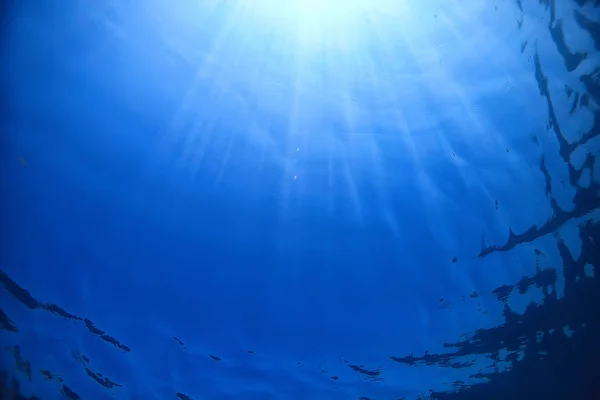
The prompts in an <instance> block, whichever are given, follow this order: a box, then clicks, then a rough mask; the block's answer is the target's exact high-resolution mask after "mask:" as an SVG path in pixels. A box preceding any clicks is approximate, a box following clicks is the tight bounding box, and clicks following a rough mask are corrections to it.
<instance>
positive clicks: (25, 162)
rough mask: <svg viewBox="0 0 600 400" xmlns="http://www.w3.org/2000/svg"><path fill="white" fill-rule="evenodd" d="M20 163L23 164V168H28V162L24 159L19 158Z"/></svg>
mask: <svg viewBox="0 0 600 400" xmlns="http://www.w3.org/2000/svg"><path fill="white" fill-rule="evenodd" d="M19 162H20V163H21V165H22V166H24V167H26V166H27V161H25V159H24V158H23V157H19Z"/></svg>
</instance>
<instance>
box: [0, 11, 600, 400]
mask: <svg viewBox="0 0 600 400" xmlns="http://www.w3.org/2000/svg"><path fill="white" fill-rule="evenodd" d="M8 3H9V6H8V8H7V10H10V12H7V13H6V16H5V17H3V18H4V20H3V25H2V26H3V28H2V41H3V46H2V59H3V61H2V72H3V74H2V86H3V91H4V93H5V95H4V96H5V99H4V100H3V108H4V112H3V116H2V123H1V130H2V132H1V135H2V136H1V141H2V143H1V145H2V157H1V159H0V193H1V199H2V200H1V202H2V206H1V207H0V218H1V221H2V228H1V235H2V247H1V253H0V268H1V269H2V270H4V271H5V272H6V273H7V274H8V275H9V276H11V278H12V279H13V280H14V281H15V282H17V283H18V284H19V285H21V286H22V287H24V288H26V289H27V290H29V291H30V292H31V294H32V295H33V296H34V297H35V298H37V299H40V300H41V301H44V302H49V303H55V304H58V305H60V306H61V307H63V308H64V309H65V310H67V311H68V312H70V313H73V314H75V315H77V316H82V317H83V316H85V317H87V318H89V319H90V320H92V321H93V322H94V323H95V324H96V326H97V327H99V328H100V329H102V330H105V331H106V332H107V333H109V334H110V335H112V336H114V337H115V338H117V339H118V340H119V341H120V342H121V343H123V344H126V345H127V346H129V347H131V352H130V353H126V352H123V351H121V350H119V349H117V348H114V347H113V346H111V345H110V344H108V343H106V342H105V341H102V340H99V338H98V337H97V336H95V335H92V334H90V332H89V331H88V330H86V328H85V325H84V324H83V323H82V322H79V321H69V320H64V319H60V318H57V317H56V316H55V315H52V314H49V313H44V312H41V311H38V310H35V311H29V310H27V309H25V308H24V307H23V305H22V304H21V303H19V302H17V301H16V300H15V299H14V298H12V297H11V296H10V295H9V294H7V293H6V292H5V291H1V292H0V301H1V304H2V308H3V309H4V311H5V312H6V313H7V314H8V315H9V316H10V318H11V319H12V320H13V321H14V322H15V323H16V324H17V325H18V326H19V333H18V334H17V335H16V334H14V333H12V332H6V331H2V332H1V335H0V339H1V341H2V343H3V344H6V345H11V346H12V345H14V344H19V345H20V346H21V348H22V353H23V356H24V357H25V358H27V359H29V360H30V362H31V364H32V366H33V369H34V371H37V369H48V370H50V371H55V372H57V373H58V374H59V375H61V376H62V377H63V379H64V382H65V383H66V384H68V386H69V387H71V388H72V389H74V390H76V391H77V392H78V393H79V394H80V395H81V396H82V397H83V398H87V399H95V398H98V399H102V398H111V397H112V396H113V394H112V393H113V392H114V396H116V397H117V398H132V399H133V398H136V399H137V398H139V399H141V398H144V399H151V398H157V399H158V398H174V394H175V392H182V393H186V394H187V395H189V396H191V397H192V398H195V399H230V398H231V399H233V398H236V399H321V398H323V399H338V398H339V399H345V398H358V397H360V396H369V397H372V398H374V399H379V398H390V399H391V398H394V399H395V398H398V397H401V396H407V398H414V396H416V395H417V394H418V393H422V392H426V391H427V390H429V389H430V388H435V389H436V390H450V389H451V386H450V383H451V382H452V381H455V380H458V379H462V380H466V379H467V377H468V375H469V374H471V373H473V371H476V370H477V368H482V367H485V366H486V365H488V364H489V362H487V360H485V358H482V359H481V360H477V364H476V366H474V367H472V369H468V370H461V369H451V368H436V367H432V368H429V367H419V368H415V367H409V366H404V365H401V364H398V363H395V362H393V361H392V360H390V359H389V356H394V355H395V356H403V355H407V354H409V353H413V352H414V353H415V354H423V353H424V352H425V351H426V350H428V351H435V352H444V349H443V346H442V345H443V343H444V342H449V341H450V342H452V341H456V340H457V338H458V337H459V335H461V334H464V333H468V332H473V331H474V330H476V329H478V328H485V327H492V326H495V325H497V324H499V323H500V322H501V321H502V314H501V313H502V305H501V304H500V303H498V302H497V301H496V299H495V298H494V297H493V296H491V295H490V292H491V291H492V290H493V289H494V288H496V287H497V286H500V285H502V284H507V283H511V282H514V281H517V280H518V279H519V278H520V277H521V276H524V275H532V274H534V273H535V259H534V253H533V251H532V249H533V248H534V247H535V248H538V249H541V250H542V251H543V252H544V253H545V254H546V255H547V256H548V257H547V260H548V261H547V263H548V264H552V263H555V262H557V250H556V247H555V246H554V245H553V240H552V238H551V237H542V238H540V239H539V240H537V241H536V242H535V243H530V244H524V245H522V246H519V247H516V248H515V249H513V250H511V251H510V252H501V253H494V254H492V255H491V256H489V257H486V258H479V257H478V255H479V253H480V252H481V250H482V246H483V247H485V246H489V245H502V244H503V243H505V242H506V241H507V239H508V234H509V229H512V230H513V231H514V232H516V233H518V232H524V231H525V230H527V229H528V228H529V227H530V226H531V225H533V224H538V225H541V224H542V223H543V222H545V221H546V220H547V219H548V218H550V216H551V214H552V210H551V207H550V204H549V200H548V198H547V197H546V196H545V187H546V181H545V177H544V175H543V174H542V172H541V171H540V170H539V168H538V166H539V164H540V157H541V156H542V155H543V156H544V157H545V160H546V164H547V166H548V169H549V170H550V171H552V177H551V180H552V193H553V195H554V197H555V198H556V200H557V201H558V202H559V204H560V205H561V206H562V207H563V208H565V209H569V207H571V208H572V197H573V194H574V191H573V190H572V189H571V188H570V187H569V186H568V185H565V184H564V181H568V179H567V173H568V171H567V170H566V168H565V167H564V164H563V163H562V159H561V158H560V155H559V154H558V150H557V148H558V147H557V144H556V139H555V138H554V137H553V136H552V135H551V134H550V133H549V131H548V129H547V124H548V106H547V104H546V101H545V100H544V99H543V98H542V97H541V96H540V92H539V88H538V83H537V82H536V77H535V73H534V61H533V55H534V53H536V52H537V54H538V55H539V58H540V62H541V64H542V65H543V68H544V73H545V74H546V76H547V77H548V79H549V89H550V91H551V93H552V95H553V101H554V104H555V106H557V107H556V108H557V117H558V119H559V120H560V122H561V126H562V128H563V133H564V134H565V135H566V136H567V138H570V139H573V140H575V139H576V138H577V137H578V135H581V134H582V132H583V131H585V130H586V129H589V128H590V126H591V123H592V122H593V121H592V117H591V113H586V111H585V110H582V111H578V112H577V113H576V114H575V115H574V116H570V115H569V109H570V100H568V98H567V94H566V93H565V89H564V86H565V85H569V86H571V87H574V88H578V87H581V83H580V82H578V81H577V80H576V78H575V77H574V76H573V74H571V71H567V68H566V66H565V65H564V63H563V59H562V58H561V57H560V55H559V53H558V50H557V47H556V43H555V42H554V41H553V40H552V38H551V34H550V31H549V30H548V24H549V21H550V18H551V15H550V12H549V11H548V9H547V8H546V7H544V6H543V5H540V4H538V3H537V2H535V1H525V0H524V1H523V4H522V7H523V10H522V11H521V10H520V9H519V3H518V2H509V1H497V2H481V1H444V2H442V1H438V0H421V1H408V0H406V1H396V2H392V1H381V2H377V1H375V0H373V1H372V2H364V1H352V0H348V1H346V2H344V4H342V2H329V4H327V5H323V6H320V7H319V6H317V5H316V4H317V3H315V2H309V1H305V2H302V1H300V0H297V1H291V2H286V4H285V5H284V4H283V2H281V3H279V2H275V1H266V0H264V1H258V0H257V1H249V0H235V1H220V0H207V1H190V0H184V1H179V2H173V3H171V2H159V1H144V2H142V1H111V0H103V1H94V2H90V1H82V0H65V1H61V2H58V1H46V2H39V1H29V0H27V1H20V2H16V1H13V2H10V1H9V2H8ZM559 3H560V4H559V5H558V6H556V9H555V10H554V12H555V13H556V16H555V18H561V19H562V21H563V24H564V27H565V29H564V32H565V40H566V42H567V44H568V45H569V46H570V48H571V49H572V50H573V51H581V52H585V51H590V49H593V42H592V38H591V37H590V36H589V35H588V34H587V33H586V32H583V31H582V30H580V29H578V27H577V26H576V25H575V22H574V20H573V10H574V9H575V8H578V6H577V5H576V4H575V3H573V4H571V2H559ZM303 7H304V8H303ZM307 7H308V8H307ZM581 10H583V11H582V12H587V13H588V14H591V15H592V16H594V15H595V16H596V17H597V16H598V14H597V11H594V10H592V9H591V8H589V7H588V8H585V7H583V8H581ZM590 10H591V11H590ZM519 22H520V23H519ZM520 24H522V25H520ZM525 42H526V45H524V43H525ZM522 46H523V47H522ZM597 62H598V56H597V53H595V52H591V53H590V55H589V58H588V60H587V61H586V62H584V63H582V64H581V65H580V67H579V68H580V69H581V70H586V69H587V70H590V69H591V66H592V65H594V63H597ZM534 138H535V140H534ZM597 150H598V142H597V141H596V142H590V143H588V144H586V146H585V147H582V149H581V152H579V153H575V155H574V156H573V157H574V159H576V158H577V157H580V158H581V160H583V158H584V155H585V154H586V152H588V153H589V152H597ZM575 162H576V161H575ZM598 176H600V175H598V174H596V177H598ZM561 182H563V183H562V184H561ZM593 215H594V217H595V216H596V214H595V213H594V214H593ZM576 225H577V220H575V219H574V220H572V221H570V222H569V223H567V224H565V225H564V226H563V227H562V228H561V230H560V233H561V235H562V237H563V238H564V240H565V241H566V242H567V243H568V244H569V246H570V249H571V251H572V252H574V254H576V253H577V251H578V250H577V248H578V247H577V243H578V239H577V236H576V234H575V227H576ZM454 257H456V258H457V262H453V258H454ZM560 279H561V278H560V277H559V281H560ZM474 291H477V292H478V293H480V294H481V295H480V296H479V297H478V298H476V299H471V298H469V296H468V295H469V294H470V293H472V292H474ZM464 296H466V300H463V297H464ZM540 296H541V294H540V291H539V290H537V291H536V290H532V291H530V292H528V293H527V295H525V296H521V297H513V298H511V307H513V309H515V310H519V309H523V308H524V307H525V306H526V305H527V303H529V302H530V301H535V300H536V299H539V298H540ZM442 299H443V300H442ZM174 336H175V337H177V338H179V339H181V340H182V341H183V343H184V344H185V347H186V348H185V349H184V348H183V347H182V346H180V345H179V344H178V343H177V342H176V341H175V340H174V339H173V337H174ZM248 350H251V351H253V354H250V353H248ZM73 351H75V352H79V353H81V354H85V355H86V356H87V357H89V359H90V360H91V362H90V366H93V369H94V370H97V371H99V372H101V373H103V374H104V375H106V376H107V377H109V378H110V379H111V380H113V381H115V382H117V383H119V384H121V385H123V387H116V388H113V389H111V390H107V389H105V388H102V387H101V386H99V385H98V384H97V383H96V382H94V381H93V380H91V379H88V377H87V376H86V374H85V372H84V370H83V369H82V365H81V363H78V362H76V361H75V360H74V359H73V357H72V352H73ZM208 355H215V356H217V357H219V358H220V359H221V361H215V360H213V359H211V358H210V357H209V356H208ZM3 357H4V361H3V363H6V365H8V364H9V363H14V361H11V357H12V356H11V355H10V354H6V352H5V354H4V355H3ZM348 364H352V365H362V366H364V368H366V369H369V370H374V369H377V368H381V377H382V378H384V379H383V380H381V381H377V382H373V381H371V380H369V379H365V376H364V375H362V374H360V373H357V372H356V371H354V370H352V369H351V368H348ZM34 375H35V376H34V379H33V381H32V382H30V383H27V384H26V385H27V386H26V388H27V391H26V392H27V393H30V392H32V393H36V394H38V395H43V396H42V398H44V399H51V398H60V397H59V396H60V395H59V390H60V385H58V384H57V383H56V382H47V381H45V380H43V378H42V377H41V376H40V375H39V374H37V372H34ZM332 376H337V377H339V380H337V381H334V380H332V379H331V377H332ZM24 385H25V383H24ZM53 396H56V397H53Z"/></svg>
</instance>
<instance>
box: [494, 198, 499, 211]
mask: <svg viewBox="0 0 600 400" xmlns="http://www.w3.org/2000/svg"><path fill="white" fill-rule="evenodd" d="M494 207H496V210H497V209H498V199H496V201H495V202H494Z"/></svg>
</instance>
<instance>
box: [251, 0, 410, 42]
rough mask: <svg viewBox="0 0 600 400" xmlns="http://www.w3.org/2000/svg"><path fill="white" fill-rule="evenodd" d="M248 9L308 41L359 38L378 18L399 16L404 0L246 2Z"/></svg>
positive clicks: (263, 0)
mask: <svg viewBox="0 0 600 400" xmlns="http://www.w3.org/2000/svg"><path fill="white" fill-rule="evenodd" d="M245 3H246V6H247V7H249V8H252V9H254V10H255V11H258V12H259V13H260V14H263V15H264V16H266V17H267V19H266V20H273V19H276V20H278V21H280V22H281V23H282V24H283V25H284V26H285V28H286V29H294V30H295V31H296V33H297V34H298V35H299V36H300V37H304V38H306V39H310V38H313V39H315V38H316V37H319V36H322V35H331V34H333V35H338V34H343V33H345V34H352V35H354V36H358V35H360V33H361V31H362V30H363V29H364V28H365V24H366V23H367V22H369V18H372V17H375V19H377V18H376V17H377V15H385V14H387V15H389V14H391V13H393V14H398V12H399V11H400V10H399V9H400V8H405V5H406V2H404V1H401V0H344V1H342V0H339V1H336V0H245Z"/></svg>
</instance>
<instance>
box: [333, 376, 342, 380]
mask: <svg viewBox="0 0 600 400" xmlns="http://www.w3.org/2000/svg"><path fill="white" fill-rule="evenodd" d="M331 379H333V380H334V381H337V380H338V379H340V378H339V377H337V376H332V377H331Z"/></svg>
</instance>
